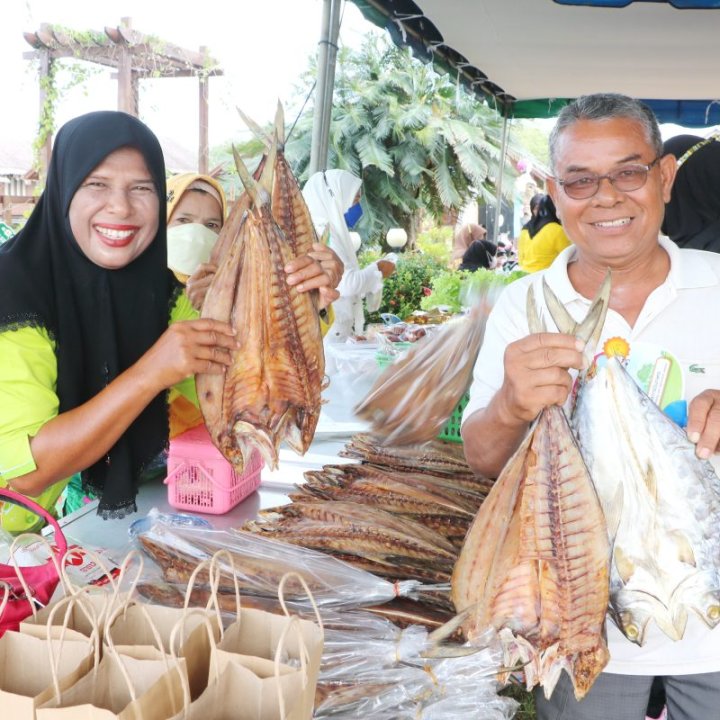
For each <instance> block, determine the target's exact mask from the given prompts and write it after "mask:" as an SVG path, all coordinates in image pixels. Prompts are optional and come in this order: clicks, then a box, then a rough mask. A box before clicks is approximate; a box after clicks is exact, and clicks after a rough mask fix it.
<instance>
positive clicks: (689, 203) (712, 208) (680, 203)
mask: <svg viewBox="0 0 720 720" xmlns="http://www.w3.org/2000/svg"><path fill="white" fill-rule="evenodd" d="M663 149H664V150H665V154H672V155H674V156H675V157H676V158H677V160H678V171H677V174H676V175H675V182H674V183H673V187H672V194H671V196H670V202H669V203H667V205H665V220H664V221H663V225H662V231H663V232H664V233H665V235H667V236H668V237H669V238H670V239H671V240H672V241H673V242H675V243H676V244H677V245H678V246H679V247H681V248H695V249H697V250H711V251H713V252H720V142H718V141H717V140H714V139H711V138H707V139H703V138H701V137H698V136H697V135H677V136H676V137H674V138H670V139H669V140H667V141H666V142H665V143H664V145H663Z"/></svg>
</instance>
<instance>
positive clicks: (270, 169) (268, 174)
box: [258, 133, 278, 204]
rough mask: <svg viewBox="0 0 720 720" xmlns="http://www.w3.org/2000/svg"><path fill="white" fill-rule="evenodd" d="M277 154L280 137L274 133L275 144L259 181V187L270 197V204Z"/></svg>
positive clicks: (268, 155)
mask: <svg viewBox="0 0 720 720" xmlns="http://www.w3.org/2000/svg"><path fill="white" fill-rule="evenodd" d="M277 154H278V137H277V134H275V133H273V142H272V145H271V146H270V149H269V150H268V153H267V159H266V160H265V167H264V168H263V171H262V174H261V175H260V179H259V180H258V185H259V186H260V187H261V188H262V189H263V190H264V191H265V192H266V193H267V195H268V200H267V202H268V203H269V202H270V198H271V197H272V191H273V180H274V177H275V166H276V164H277ZM263 204H264V203H263Z"/></svg>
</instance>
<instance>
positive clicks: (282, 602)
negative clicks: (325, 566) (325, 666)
mask: <svg viewBox="0 0 720 720" xmlns="http://www.w3.org/2000/svg"><path fill="white" fill-rule="evenodd" d="M291 577H292V578H295V579H297V580H299V581H300V584H301V585H302V587H303V590H305V593H306V594H307V596H308V599H309V600H310V604H311V605H312V608H313V611H314V612H315V618H316V619H317V623H318V626H319V627H320V635H321V636H322V637H323V639H324V638H325V627H324V625H323V621H322V617H320V609H319V608H318V606H317V602H315V597H314V596H313V594H312V592H311V590H310V586H309V585H308V584H307V582H306V581H305V578H304V577H303V576H302V575H301V574H300V573H297V572H295V571H294V570H291V571H290V572H286V573H285V574H284V575H283V576H282V577H281V578H280V582H279V583H278V600H279V601H280V607H281V608H282V611H283V612H284V613H285V615H286V617H290V611H289V610H288V608H287V604H286V602H285V583H287V581H288V579H289V578H291Z"/></svg>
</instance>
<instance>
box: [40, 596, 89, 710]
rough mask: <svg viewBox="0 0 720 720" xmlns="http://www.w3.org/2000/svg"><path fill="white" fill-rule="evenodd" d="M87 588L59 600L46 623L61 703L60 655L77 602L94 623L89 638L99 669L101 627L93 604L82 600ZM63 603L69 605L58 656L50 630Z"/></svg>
mask: <svg viewBox="0 0 720 720" xmlns="http://www.w3.org/2000/svg"><path fill="white" fill-rule="evenodd" d="M86 594H87V593H86V591H85V588H81V589H80V590H78V591H77V592H75V593H73V594H72V595H66V596H65V597H64V598H62V599H61V600H59V601H58V602H57V603H56V604H55V606H54V607H53V608H52V609H51V610H50V614H49V615H48V619H47V623H46V624H45V637H46V640H47V649H48V654H49V656H50V672H51V673H52V679H53V688H54V690H55V699H56V700H57V702H58V703H59V702H60V700H61V696H62V693H61V691H60V678H59V674H60V670H59V667H58V666H59V664H60V656H61V655H62V646H63V643H64V642H65V632H66V631H67V626H68V622H69V620H70V614H71V612H72V609H73V607H74V606H75V604H78V605H79V607H80V609H81V610H82V611H83V613H85V617H86V618H87V619H88V622H89V623H90V625H92V629H93V630H92V632H91V633H90V637H89V638H88V643H92V644H93V655H94V662H93V673H94V672H96V671H97V666H98V664H99V663H100V629H99V627H98V621H97V615H96V614H95V610H94V608H93V607H92V605H89V606H88V607H85V603H83V602H82V601H81V600H80V596H81V595H86ZM63 605H67V609H66V610H65V616H64V617H63V624H62V629H61V631H60V647H59V649H58V653H57V657H55V656H54V655H53V649H52V642H51V641H50V640H51V638H50V630H51V628H52V627H53V620H54V619H55V613H57V611H58V608H60V607H62V606H63Z"/></svg>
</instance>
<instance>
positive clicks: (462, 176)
mask: <svg viewBox="0 0 720 720" xmlns="http://www.w3.org/2000/svg"><path fill="white" fill-rule="evenodd" d="M313 79H314V71H313V68H312V67H311V69H310V70H309V71H308V72H306V73H305V74H304V76H303V78H302V81H301V84H300V86H299V88H298V91H299V95H300V96H301V97H302V98H304V97H305V96H306V95H307V93H308V91H309V89H310V87H311V83H312V82H313ZM501 133H502V119H501V118H500V116H499V115H498V114H497V113H496V112H495V110H493V109H492V108H490V107H489V106H488V105H487V104H486V103H484V102H481V101H479V100H478V99H477V98H476V97H475V96H474V95H471V94H469V93H468V92H466V91H465V89H464V88H463V87H462V86H460V85H458V84H457V83H456V82H455V81H454V79H453V78H452V77H450V76H449V75H448V74H446V73H438V72H436V71H435V70H434V68H433V67H432V65H430V64H423V63H422V62H420V61H419V60H416V59H415V58H413V57H412V55H411V54H410V51H409V50H407V49H400V48H398V47H396V46H395V45H392V44H391V43H390V42H389V41H388V40H387V39H386V38H384V36H377V35H369V36H368V37H367V38H366V40H365V42H364V44H363V46H362V47H361V49H360V50H358V51H354V50H351V49H348V48H343V49H342V50H341V52H340V53H339V56H338V66H337V70H336V76H335V91H334V97H333V112H332V124H331V128H330V149H329V159H328V166H329V167H338V168H344V169H347V170H350V171H351V172H354V173H355V174H356V175H360V176H361V177H362V178H363V197H364V200H363V205H364V208H365V214H364V216H363V219H362V220H361V225H360V227H359V230H360V233H361V235H363V236H364V237H366V238H368V239H370V240H371V241H373V242H378V241H379V240H380V239H381V238H382V237H383V236H384V234H385V232H386V231H387V229H388V228H390V227H397V226H399V227H405V229H406V230H407V231H408V234H409V237H410V239H411V240H410V246H411V247H412V245H413V244H414V239H415V237H416V234H417V231H418V226H419V219H420V217H421V215H422V212H423V211H425V212H427V213H428V214H429V215H430V216H432V217H433V218H435V219H436V220H440V218H441V217H442V216H443V215H444V214H445V213H446V212H447V211H457V210H459V209H460V208H462V207H463V206H464V205H465V204H466V203H467V202H468V200H470V199H471V198H472V197H475V196H479V197H480V199H481V200H483V201H485V202H487V203H491V204H493V203H494V201H495V194H496V187H495V179H496V178H497V177H498V175H499V163H500V154H501V153H500V146H501ZM311 134H312V112H310V111H308V112H306V113H304V114H303V115H302V116H301V117H300V119H299V120H298V123H297V125H296V127H295V129H294V131H293V133H292V135H291V137H290V139H289V141H288V144H287V148H286V152H287V155H288V158H289V159H290V161H291V162H292V163H293V167H294V168H295V170H296V174H297V175H298V176H299V177H301V179H302V180H305V179H306V176H307V171H308V165H309V162H310V139H311ZM513 174H514V171H513V170H512V168H511V167H510V166H509V165H508V166H507V168H506V178H508V179H509V180H511V179H512V177H513ZM511 184H512V183H511V182H510V181H508V183H507V185H506V187H510V186H511Z"/></svg>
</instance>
